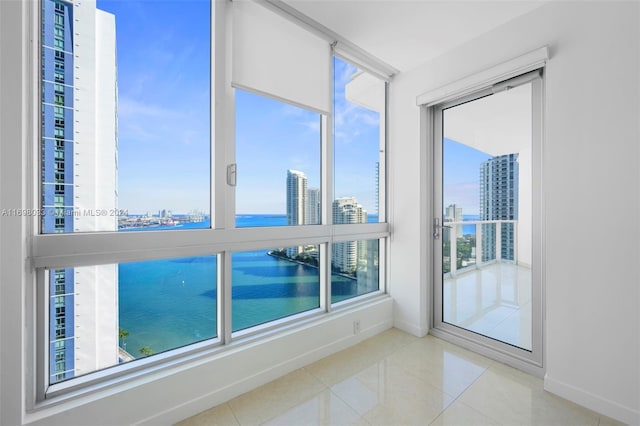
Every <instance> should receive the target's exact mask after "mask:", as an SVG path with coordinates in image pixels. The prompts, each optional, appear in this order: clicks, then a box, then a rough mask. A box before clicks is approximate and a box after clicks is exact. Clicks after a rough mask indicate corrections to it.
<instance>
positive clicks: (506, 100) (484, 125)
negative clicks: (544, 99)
mask: <svg viewBox="0 0 640 426" xmlns="http://www.w3.org/2000/svg"><path fill="white" fill-rule="evenodd" d="M443 129H444V131H443V133H444V138H443V141H442V143H443V200H442V201H443V210H444V211H443V213H442V214H443V224H444V225H445V227H444V229H443V233H442V270H443V288H442V294H443V310H442V312H443V318H442V320H443V321H444V322H448V323H450V324H453V325H456V326H458V327H462V328H465V329H467V330H470V331H473V332H476V333H479V334H483V335H485V336H488V337H491V338H493V339H497V340H500V341H503V342H506V343H509V344H511V345H514V346H518V347H521V348H523V349H526V350H531V334H532V323H531V296H532V291H531V237H532V235H531V224H532V221H531V194H532V187H531V84H530V83H529V84H525V85H522V86H519V87H516V88H514V89H511V90H509V91H506V92H502V93H498V94H494V95H490V96H487V97H484V98H480V99H477V100H474V101H471V102H468V103H465V104H461V105H458V106H455V107H452V108H449V109H446V110H444V111H443Z"/></svg>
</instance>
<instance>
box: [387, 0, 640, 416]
mask: <svg viewBox="0 0 640 426" xmlns="http://www.w3.org/2000/svg"><path fill="white" fill-rule="evenodd" d="M639 28H640V4H639V3H637V2H626V3H614V2H553V3H550V4H547V5H545V6H542V7H541V8H539V9H537V10H534V11H533V12H531V13H529V14H528V15H524V16H522V17H520V18H517V19H515V20H514V21H512V22H510V23H507V24H506V25H504V26H502V27H500V28H498V29H496V30H494V31H491V32H489V33H487V34H485V35H483V36H481V37H479V38H477V39H475V40H473V41H472V42H470V43H468V44H466V45H463V46H460V47H459V48H457V49H455V50H453V51H451V52H449V53H447V54H445V55H443V56H441V57H439V58H437V59H435V60H433V61H431V62H430V63H427V64H425V65H423V66H421V67H419V68H417V69H415V70H413V71H411V72H407V73H404V74H401V75H399V76H398V77H397V78H396V79H395V80H394V82H393V83H392V86H391V100H390V101H391V104H390V111H391V112H390V114H391V115H390V119H389V123H390V126H389V128H390V146H391V147H392V149H393V151H392V152H391V153H390V155H391V170H392V179H393V180H392V183H391V187H392V190H393V191H395V192H394V206H393V207H392V210H393V214H394V227H393V229H394V231H395V232H394V236H393V240H392V243H391V253H392V257H391V266H390V268H391V275H392V277H391V294H392V296H393V297H394V299H395V301H396V306H395V311H394V316H395V319H394V323H395V325H396V326H398V327H400V328H403V329H405V330H408V331H412V330H418V331H420V332H424V331H425V330H426V329H427V323H426V320H425V315H424V310H425V309H426V303H425V302H424V301H419V300H416V299H415V296H416V295H417V294H420V293H421V292H423V293H424V292H425V290H424V288H425V287H426V283H425V282H424V281H425V279H423V280H422V282H421V277H427V276H428V274H429V271H428V270H427V266H428V260H426V258H425V257H423V255H424V253H425V250H426V249H425V247H422V246H421V241H420V240H419V239H418V238H416V232H415V229H416V228H418V227H419V226H420V224H421V223H422V226H423V228H424V229H423V230H422V231H423V233H424V232H430V228H428V227H427V226H426V225H427V224H426V222H425V221H424V220H423V219H422V220H421V217H424V216H425V215H426V214H427V212H424V211H420V210H419V209H418V208H416V203H415V191H402V188H411V187H413V184H414V182H415V180H416V179H417V178H418V177H419V176H420V168H421V167H425V165H423V164H420V162H419V158H420V149H421V147H420V133H419V129H420V125H419V121H420V117H419V110H418V108H417V107H416V106H415V101H416V96H417V95H419V94H421V93H423V92H426V91H428V90H432V89H435V88H437V87H440V86H442V85H444V84H446V83H449V82H452V81H454V80H456V79H458V78H461V77H464V76H467V75H469V74H472V73H474V72H477V71H481V70H483V69H485V68H488V67H490V66H493V65H496V64H498V63H500V62H503V61H505V60H509V59H511V58H514V57H517V56H519V55H521V54H523V53H526V52H528V51H532V50H534V49H536V48H538V47H540V46H542V45H548V46H550V49H551V59H550V60H549V62H548V65H547V68H546V77H545V78H546V102H545V108H546V111H545V120H546V123H545V141H544V144H543V150H544V151H543V166H542V172H543V182H542V184H543V215H544V217H543V230H544V239H545V255H544V258H545V267H546V270H545V282H546V325H545V340H544V341H545V351H546V376H545V388H546V389H548V390H550V391H552V392H554V393H557V394H559V395H561V396H563V397H565V398H568V399H570V400H573V401H575V402H578V403H580V404H583V405H587V406H589V407H590V408H592V409H594V410H596V411H599V412H601V413H603V414H606V415H609V416H611V417H614V418H617V419H619V420H622V421H625V422H628V423H633V424H636V423H640V316H639V314H638V312H639V311H640V294H639V287H640V285H639V283H640V273H639V269H638V268H637V264H638V260H639V259H640V247H639V242H638V241H639V240H640V232H639V229H640V228H639V225H638V219H639V218H640V205H639V204H640V188H639V186H640V185H639V184H640V176H639V173H638V170H639V167H638V161H639V160H640V156H639V150H638V146H639V142H638V141H639V140H640V128H639V124H638V123H639V122H640V106H639V100H640V67H639V59H640V32H639ZM617 212H624V214H623V215H622V216H620V215H619V214H617ZM622 217H624V218H626V219H628V220H619V219H622ZM415 265H423V266H422V269H421V270H419V269H418V268H416V267H415Z"/></svg>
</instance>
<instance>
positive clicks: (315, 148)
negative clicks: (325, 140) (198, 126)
mask: <svg viewBox="0 0 640 426" xmlns="http://www.w3.org/2000/svg"><path fill="white" fill-rule="evenodd" d="M320 117H321V116H320V114H318V113H314V112H311V111H308V110H305V109H303V108H299V107H296V106H293V105H290V104H286V103H283V102H280V101H276V100H273V99H269V98H266V97H264V96H259V95H254V94H252V93H249V92H245V91H242V90H236V162H237V164H238V183H237V189H236V211H237V212H238V215H237V216H236V226H237V227H249V226H279V225H318V224H319V223H320V142H321V139H320V127H321V119H320Z"/></svg>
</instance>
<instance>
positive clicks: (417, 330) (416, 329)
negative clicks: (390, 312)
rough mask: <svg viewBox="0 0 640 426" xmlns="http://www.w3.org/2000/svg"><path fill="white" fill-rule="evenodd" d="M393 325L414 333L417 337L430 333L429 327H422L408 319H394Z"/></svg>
mask: <svg viewBox="0 0 640 426" xmlns="http://www.w3.org/2000/svg"><path fill="white" fill-rule="evenodd" d="M393 326H394V327H395V328H397V329H398V330H402V331H405V332H407V333H409V334H413V335H414V336H416V337H424V336H426V335H427V333H429V327H422V326H420V325H419V324H413V323H409V322H406V321H400V320H394V321H393Z"/></svg>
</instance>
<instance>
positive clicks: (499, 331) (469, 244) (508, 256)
mask: <svg viewBox="0 0 640 426" xmlns="http://www.w3.org/2000/svg"><path fill="white" fill-rule="evenodd" d="M446 226H447V227H446V228H445V232H443V240H442V243H443V250H442V257H443V289H442V294H443V310H442V312H443V321H444V322H447V323H450V324H453V325H456V326H458V327H462V328H465V329H467V330H470V331H473V332H476V333H479V334H482V335H485V336H488V337H491V338H493V339H497V340H500V341H503V342H505V343H508V344H511V345H514V346H518V347H521V348H524V349H527V350H530V349H531V267H530V262H529V261H527V260H528V257H529V256H530V255H528V253H529V251H528V250H526V249H525V248H524V246H523V244H525V243H526V244H527V245H529V242H528V241H522V240H519V239H518V221H515V220H488V221H468V222H467V221H465V222H446ZM527 240H528V239H527ZM452 253H456V256H455V259H456V261H455V262H451V259H452V257H453V256H452ZM519 253H523V254H525V255H524V256H522V255H520V256H519Z"/></svg>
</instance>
